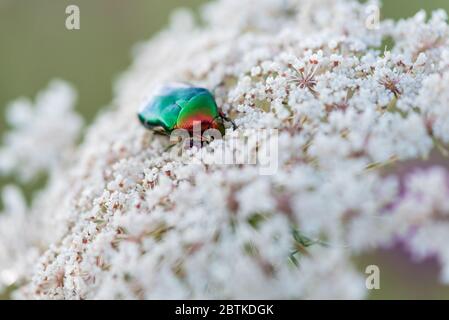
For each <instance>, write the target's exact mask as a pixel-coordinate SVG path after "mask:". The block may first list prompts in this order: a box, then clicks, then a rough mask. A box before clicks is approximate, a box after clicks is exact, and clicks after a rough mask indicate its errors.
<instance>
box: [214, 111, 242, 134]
mask: <svg viewBox="0 0 449 320" xmlns="http://www.w3.org/2000/svg"><path fill="white" fill-rule="evenodd" d="M218 112H219V114H220V117H221V118H222V119H223V120H225V121H227V122H230V123H231V124H232V128H233V129H234V130H235V129H237V125H236V124H235V122H234V120H232V119H231V118H229V117H228V116H227V115H225V114H224V112H223V111H221V110H218Z"/></svg>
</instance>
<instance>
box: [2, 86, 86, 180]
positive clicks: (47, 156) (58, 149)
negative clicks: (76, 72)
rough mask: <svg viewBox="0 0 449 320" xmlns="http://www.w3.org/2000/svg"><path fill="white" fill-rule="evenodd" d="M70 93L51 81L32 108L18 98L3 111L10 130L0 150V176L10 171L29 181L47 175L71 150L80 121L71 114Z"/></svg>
mask: <svg viewBox="0 0 449 320" xmlns="http://www.w3.org/2000/svg"><path fill="white" fill-rule="evenodd" d="M75 100H76V93H75V91H74V89H73V88H72V87H71V86H70V85H69V84H68V83H66V82H64V81H61V80H54V81H53V82H51V83H50V85H49V87H48V88H47V89H46V90H45V91H43V92H41V93H39V94H38V96H37V98H36V103H35V106H33V103H32V102H31V101H30V100H28V99H26V98H21V99H18V100H16V101H14V102H12V103H11V104H10V105H9V106H8V108H7V115H6V119H7V122H8V124H9V125H11V127H12V129H13V130H11V131H10V132H9V133H8V134H7V135H6V136H5V137H4V147H3V148H1V149H0V173H8V172H12V171H14V172H15V173H16V174H17V175H18V176H19V177H20V179H21V180H24V181H29V180H31V179H32V178H34V177H35V176H36V175H37V174H38V173H40V172H42V171H50V170H51V169H52V167H53V166H55V165H56V164H57V163H58V162H59V161H60V160H61V158H62V157H64V156H66V155H67V153H68V152H69V151H70V150H71V149H72V148H73V146H74V142H75V140H76V138H77V137H78V135H79V132H80V129H81V126H82V123H83V122H82V119H81V117H80V116H79V115H77V114H76V113H75V112H74V111H73V106H74V103H75Z"/></svg>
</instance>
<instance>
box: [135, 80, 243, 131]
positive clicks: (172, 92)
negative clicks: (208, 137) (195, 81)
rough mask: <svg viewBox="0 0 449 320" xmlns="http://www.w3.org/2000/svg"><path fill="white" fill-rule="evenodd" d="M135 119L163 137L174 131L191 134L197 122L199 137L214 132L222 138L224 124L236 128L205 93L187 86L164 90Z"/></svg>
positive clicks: (206, 91) (165, 88) (204, 90)
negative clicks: (209, 130)
mask: <svg viewBox="0 0 449 320" xmlns="http://www.w3.org/2000/svg"><path fill="white" fill-rule="evenodd" d="M138 118H139V120H140V122H141V123H142V124H143V125H144V126H145V127H146V128H147V129H150V130H152V131H155V132H156V133H160V134H163V135H170V133H171V132H172V131H173V130H175V129H185V130H187V131H188V132H189V133H190V134H192V133H193V128H194V125H195V123H196V122H201V133H203V132H204V131H206V130H208V129H216V130H218V131H220V133H221V134H222V135H224V134H225V126H224V121H227V122H230V123H232V126H233V128H234V129H235V128H236V125H235V123H234V122H233V121H232V120H231V119H229V118H228V117H227V116H225V114H224V113H223V112H222V111H221V110H220V108H218V106H217V103H216V102H215V99H214V96H213V95H212V93H211V92H210V91H209V90H207V89H205V88H200V87H194V86H188V85H171V86H166V87H164V88H163V89H162V90H161V91H160V92H159V93H157V94H156V95H155V96H154V97H153V98H152V99H151V100H150V101H149V102H148V103H146V104H145V105H144V106H143V108H142V109H141V110H140V111H139V113H138Z"/></svg>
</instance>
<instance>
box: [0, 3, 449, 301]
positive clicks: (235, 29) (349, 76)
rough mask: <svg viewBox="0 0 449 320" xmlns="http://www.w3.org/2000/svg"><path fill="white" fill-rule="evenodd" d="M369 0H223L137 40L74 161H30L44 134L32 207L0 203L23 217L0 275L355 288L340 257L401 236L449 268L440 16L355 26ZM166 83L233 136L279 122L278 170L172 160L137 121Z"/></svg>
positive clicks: (265, 288)
mask: <svg viewBox="0 0 449 320" xmlns="http://www.w3.org/2000/svg"><path fill="white" fill-rule="evenodd" d="M373 4H377V2H376V1H369V2H368V3H366V4H361V3H359V2H358V1H352V0H291V1H281V0H279V1H274V0H265V1H250V0H248V1H243V2H242V1H238V0H220V1H215V2H212V3H209V4H207V5H206V6H205V7H204V8H203V13H202V17H203V20H204V22H205V23H204V25H203V26H201V27H200V26H197V25H196V24H195V22H194V18H193V15H191V14H190V13H189V12H187V11H185V10H183V11H179V12H177V13H176V15H175V16H174V19H173V22H172V24H171V26H170V28H168V29H167V30H165V31H163V32H161V33H160V34H159V35H157V36H156V37H155V38H154V39H152V40H150V41H148V42H146V43H142V44H140V45H139V46H138V47H136V50H135V60H134V63H133V65H132V66H131V68H130V69H129V70H128V71H127V72H126V73H125V74H124V75H123V76H122V77H121V79H120V80H119V81H118V82H117V85H116V90H115V91H116V97H115V103H116V104H117V105H118V108H116V109H114V110H110V111H108V112H106V113H104V114H102V115H101V116H100V117H99V118H98V119H97V120H96V121H95V123H94V124H93V125H92V126H90V128H89V129H88V131H87V132H86V135H85V138H84V140H83V142H82V144H81V145H80V146H79V147H78V148H77V150H76V152H75V153H74V154H73V155H72V156H71V159H70V161H67V159H64V158H59V157H58V160H57V161H59V162H58V165H57V166H52V165H48V166H46V165H44V164H43V163H46V164H47V163H48V164H50V163H51V162H52V161H54V160H55V159H56V158H55V156H54V155H55V154H59V149H58V148H59V144H56V145H55V146H54V147H57V149H54V150H57V152H56V151H54V150H48V151H47V152H46V153H45V155H43V156H45V157H47V158H46V159H43V160H42V161H38V162H37V163H40V164H39V166H38V167H39V168H47V169H49V170H50V171H51V179H50V181H49V182H48V185H47V187H46V189H45V190H44V191H43V192H41V193H40V194H39V195H38V196H36V197H35V198H34V200H33V203H32V206H31V208H30V209H25V208H24V207H23V206H21V205H15V206H14V207H12V206H10V207H12V209H13V210H16V211H18V213H9V211H8V213H7V214H6V215H0V228H1V227H2V225H3V226H7V225H8V224H13V223H16V224H17V225H20V228H21V230H20V231H19V230H17V228H16V229H14V230H15V231H16V233H15V234H14V233H13V232H12V231H8V230H13V229H9V228H8V227H5V230H4V231H3V229H0V230H1V231H2V233H0V288H2V286H3V287H5V288H6V287H7V286H9V288H10V287H11V286H12V285H14V288H15V290H14V292H13V296H14V297H17V298H51V299H54V298H65V299H80V298H82V299H86V298H88V299H96V298H116V299H120V298H121V299H151V298H363V297H365V296H366V293H367V291H366V287H365V279H364V277H363V274H361V273H360V272H359V271H357V269H356V268H355V266H354V265H353V264H352V262H351V261H352V257H353V256H354V255H356V254H359V253H360V252H368V251H370V250H373V249H375V248H378V247H383V246H388V245H393V244H394V243H395V242H396V241H402V242H404V243H406V244H407V246H408V247H409V248H410V251H411V252H412V253H413V254H414V255H415V256H416V257H418V258H422V257H426V256H428V255H437V256H438V258H439V261H440V262H441V270H442V272H441V274H442V280H443V282H446V283H447V282H449V280H448V279H449V251H448V250H447V247H446V246H445V244H446V243H447V241H448V240H449V224H448V222H447V221H448V220H447V217H448V216H449V173H448V170H447V164H448V160H447V144H448V143H449V111H448V110H449V109H448V106H449V95H448V93H447V91H446V90H445V88H446V87H447V83H448V80H449V37H448V34H449V26H448V24H447V21H446V20H447V17H446V15H445V13H444V12H442V11H437V12H435V13H434V14H433V15H432V16H431V17H430V19H427V18H426V16H425V14H424V13H423V12H420V13H418V14H417V15H416V16H415V17H412V18H410V19H407V20H402V21H399V22H393V21H382V22H380V24H379V25H378V26H377V28H374V29H373V28H367V26H366V21H367V19H368V17H367V16H366V12H367V11H366V8H367V6H368V5H373ZM255 7H257V14H255V13H254V12H255ZM387 40H388V41H390V42H392V45H391V50H389V51H387V50H385V43H386V41H387ZM181 48H182V49H181ZM173 81H182V82H187V83H192V84H195V85H198V86H204V87H207V88H209V89H211V90H213V92H214V94H215V97H216V100H217V103H218V105H219V106H220V107H221V108H222V110H223V111H224V112H225V113H226V114H228V115H229V116H230V117H231V118H233V119H234V121H235V122H236V124H237V129H236V130H232V129H231V128H228V131H227V135H228V136H231V137H232V136H237V135H242V134H245V132H246V133H247V132H251V131H248V130H250V129H276V130H278V132H279V134H278V136H277V141H276V142H277V148H278V159H277V161H278V166H277V170H276V172H274V173H273V174H271V175H260V173H259V170H258V165H257V164H256V165H226V164H219V163H214V164H206V163H204V162H203V161H196V160H198V159H204V157H205V155H206V156H207V154H210V153H213V151H214V150H217V149H223V148H225V149H226V148H228V147H229V146H228V145H227V144H228V143H229V141H228V140H226V139H225V140H217V141H213V142H212V143H210V144H209V145H208V146H207V147H203V148H192V149H190V150H188V152H185V153H183V154H182V155H180V156H179V157H177V156H175V155H174V153H173V152H170V151H168V150H167V146H169V144H170V142H169V141H168V139H167V138H166V137H160V136H157V135H154V134H153V133H152V132H150V131H147V130H145V129H144V128H143V127H141V126H139V124H138V122H137V119H136V111H137V109H138V107H139V105H140V103H141V101H143V100H144V99H146V97H147V96H148V95H151V94H152V92H154V90H155V88H156V87H158V86H160V85H161V84H164V83H167V82H173ZM48 100H49V101H48V104H49V105H51V104H53V102H52V100H51V99H48ZM40 105H41V102H39V106H40ZM69 118H70V117H69ZM59 121H60V122H61V123H62V122H63V121H65V122H64V127H67V125H66V121H68V119H67V117H66V116H65V117H64V119H61V120H59ZM71 122H72V124H75V122H73V121H71ZM74 127H77V126H76V125H74V126H73V128H74ZM36 130H39V132H38V133H31V134H32V135H33V139H36V140H37V139H43V138H42V135H41V130H42V129H39V128H38V127H36ZM66 130H67V128H66ZM71 132H74V131H71ZM16 133H17V134H19V133H20V134H21V131H20V130H16V131H13V133H12V135H14V134H16ZM69 136H71V135H69ZM47 141H49V139H47V140H45V139H43V141H40V140H39V141H37V142H36V143H41V142H42V143H46V142H47ZM64 145H65V144H64ZM12 146H14V144H13V143H11V142H9V141H7V144H6V148H12ZM257 147H258V148H259V149H261V150H263V149H264V148H266V147H267V146H266V145H264V143H262V144H260V145H258V146H257ZM55 152H56V153H55ZM435 163H440V164H441V165H440V166H436V165H435ZM8 190H9V191H8ZM8 190H7V191H8V192H13V193H14V194H16V191H12V190H13V189H8ZM15 198H18V197H15ZM17 202H19V201H17ZM19 203H20V202H19ZM14 208H15V209H14ZM25 211H27V212H25ZM25 216H26V218H25ZM6 229H7V230H6ZM24 230H30V232H27V236H26V237H22V236H21V234H22V233H23V232H25V231H24ZM13 244H14V247H13ZM12 248H14V249H12ZM12 251H14V253H12Z"/></svg>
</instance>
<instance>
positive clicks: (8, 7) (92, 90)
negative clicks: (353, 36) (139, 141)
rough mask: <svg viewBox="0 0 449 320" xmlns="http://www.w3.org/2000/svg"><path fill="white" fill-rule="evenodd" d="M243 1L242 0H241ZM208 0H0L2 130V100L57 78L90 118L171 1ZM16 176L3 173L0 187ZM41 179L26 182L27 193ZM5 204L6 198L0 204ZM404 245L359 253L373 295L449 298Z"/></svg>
mask: <svg viewBox="0 0 449 320" xmlns="http://www.w3.org/2000/svg"><path fill="white" fill-rule="evenodd" d="M242 1H244V0H242ZM204 2H206V0H130V1H126V2H125V1H123V0H21V1H17V0H0V115H1V116H0V134H1V133H2V132H3V131H4V130H5V129H6V124H5V119H4V108H5V106H6V104H7V102H9V101H11V100H13V99H16V98H17V97H20V96H27V97H31V98H33V99H34V96H35V94H36V93H37V92H38V91H39V90H40V89H43V88H45V87H46V86H47V84H48V82H49V81H50V80H51V79H53V78H55V77H58V78H62V79H65V80H68V81H69V82H71V83H72V84H73V85H74V86H75V87H76V89H77V91H78V93H79V99H78V103H77V106H76V108H77V110H78V111H79V112H80V113H81V114H82V115H83V116H84V118H85V120H86V121H87V122H89V121H91V120H92V119H93V118H94V117H95V114H96V113H97V112H98V110H100V109H101V108H102V107H104V106H105V105H107V104H108V103H109V101H110V100H111V98H112V83H113V81H114V79H115V77H116V76H117V75H118V74H119V73H120V72H121V71H123V70H125V69H126V68H127V66H128V65H129V64H130V62H131V55H130V50H131V48H132V45H133V44H135V43H136V42H138V41H141V40H145V39H148V38H149V37H150V36H151V35H152V34H154V33H155V32H156V31H158V30H159V29H160V28H162V27H163V26H164V25H166V24H167V22H168V16H169V13H170V11H172V10H173V9H174V8H176V7H179V6H183V7H193V8H197V7H198V6H199V5H200V4H201V3H204ZM70 4H76V5H78V6H79V7H80V11H81V29H80V30H76V31H68V30H67V29H66V28H65V19H66V14H65V8H66V7H67V6H68V5H70ZM437 8H445V9H446V10H447V11H449V1H448V0H384V1H383V8H382V15H383V17H388V18H395V19H398V18H401V17H407V16H410V15H412V14H414V13H415V12H416V11H418V10H419V9H425V10H427V11H432V10H434V9H437ZM12 181H14V179H13V177H10V178H0V188H1V186H2V185H4V184H5V183H8V182H12ZM39 183H40V182H39V181H37V182H34V183H32V184H29V185H27V186H24V188H25V190H26V191H27V192H26V193H27V195H28V197H29V196H30V194H31V192H30V191H31V190H33V189H34V188H35V187H36V185H39ZM0 207H1V205H0ZM409 259H410V258H409V257H408V256H407V255H406V254H405V253H404V252H403V250H401V249H400V248H395V250H382V251H380V252H377V253H375V254H373V255H370V256H364V257H360V258H359V259H357V263H358V265H359V267H360V270H364V268H365V266H366V265H367V264H377V265H379V267H380V269H381V290H378V291H373V292H372V294H371V298H373V299H377V298H421V299H425V298H427V299H432V298H449V290H448V289H447V288H443V287H441V286H439V285H437V281H438V279H437V277H438V269H437V264H436V262H435V261H432V260H428V261H425V262H422V263H419V264H412V263H411V262H410V261H409Z"/></svg>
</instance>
